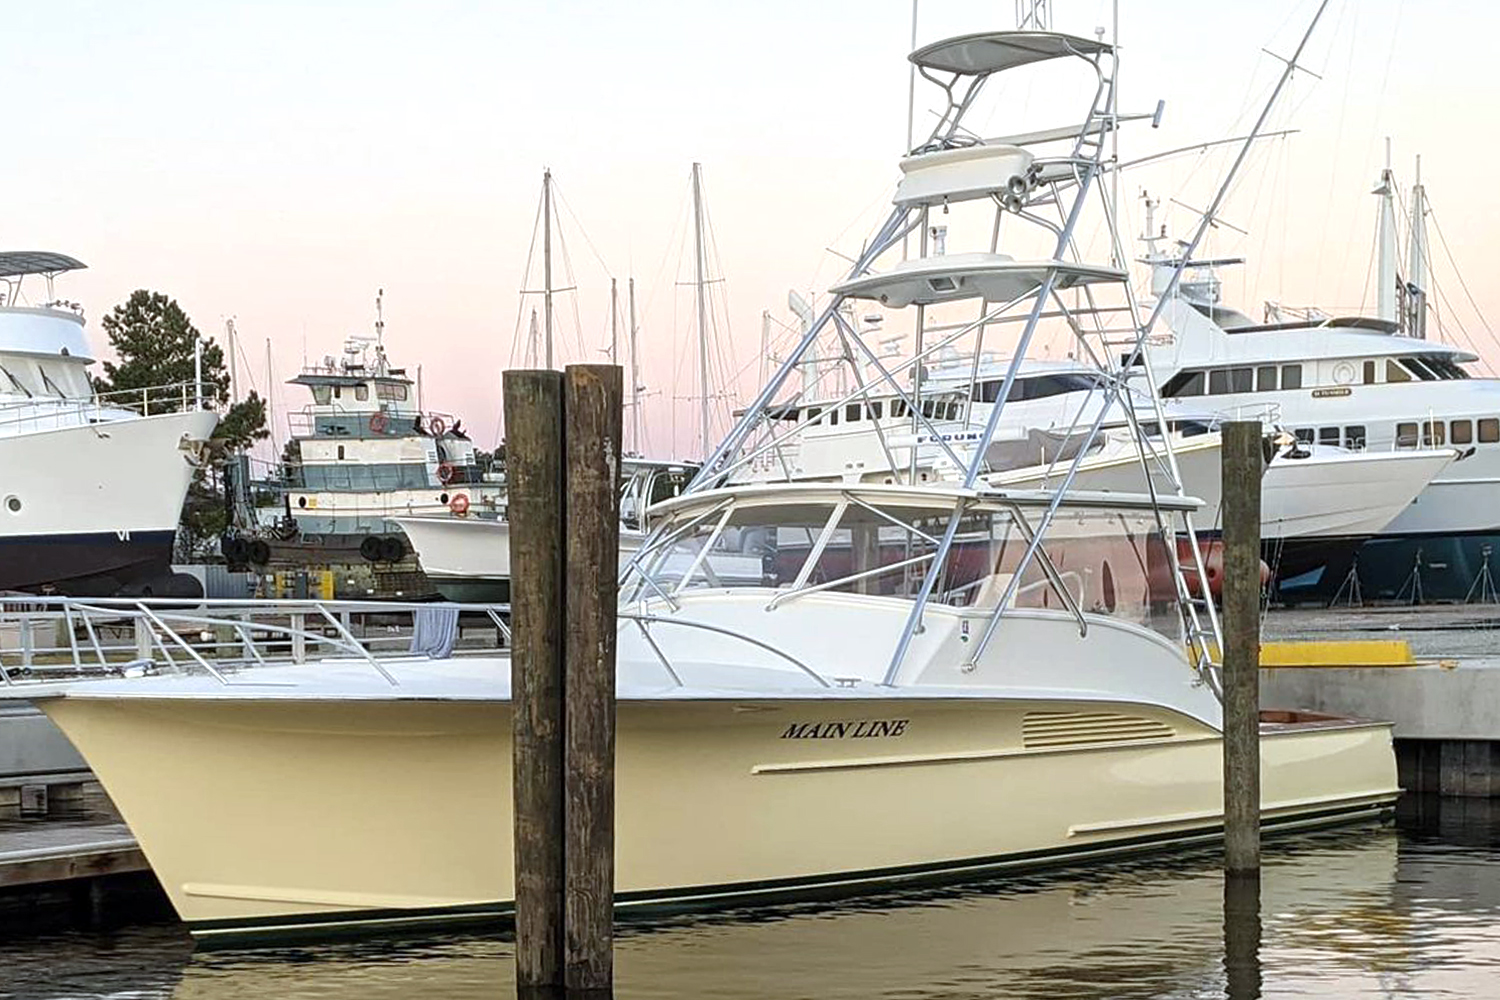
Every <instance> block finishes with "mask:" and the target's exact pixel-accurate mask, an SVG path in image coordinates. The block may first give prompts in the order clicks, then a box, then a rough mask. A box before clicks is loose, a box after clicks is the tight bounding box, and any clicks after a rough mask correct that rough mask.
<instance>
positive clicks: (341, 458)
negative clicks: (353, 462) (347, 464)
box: [339, 445, 344, 462]
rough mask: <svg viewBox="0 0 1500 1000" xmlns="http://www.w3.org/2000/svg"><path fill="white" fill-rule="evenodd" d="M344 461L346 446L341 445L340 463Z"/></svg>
mask: <svg viewBox="0 0 1500 1000" xmlns="http://www.w3.org/2000/svg"><path fill="white" fill-rule="evenodd" d="M343 460H344V446H343V445H339V461H340V462H342V461H343Z"/></svg>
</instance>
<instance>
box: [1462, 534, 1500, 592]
mask: <svg viewBox="0 0 1500 1000" xmlns="http://www.w3.org/2000/svg"><path fill="white" fill-rule="evenodd" d="M1479 554H1480V555H1481V556H1483V557H1484V563H1483V565H1481V566H1480V567H1479V575H1478V576H1476V577H1474V582H1473V583H1472V584H1470V585H1469V593H1468V594H1467V595H1466V596H1465V597H1464V603H1465V604H1473V603H1474V602H1475V601H1476V599H1477V600H1478V602H1479V603H1480V604H1500V593H1496V590H1495V577H1494V576H1493V575H1492V574H1491V573H1490V547H1489V546H1488V545H1481V546H1480V547H1479Z"/></svg>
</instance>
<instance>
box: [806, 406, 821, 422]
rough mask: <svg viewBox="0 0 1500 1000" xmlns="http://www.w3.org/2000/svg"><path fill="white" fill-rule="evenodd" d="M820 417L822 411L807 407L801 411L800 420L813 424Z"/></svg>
mask: <svg viewBox="0 0 1500 1000" xmlns="http://www.w3.org/2000/svg"><path fill="white" fill-rule="evenodd" d="M822 415H823V411H822V410H820V409H819V408H818V407H816V406H809V407H808V408H807V409H805V410H803V411H802V418H803V419H804V420H806V421H807V422H808V423H812V422H814V421H815V420H817V419H818V418H819V417H820V416H822Z"/></svg>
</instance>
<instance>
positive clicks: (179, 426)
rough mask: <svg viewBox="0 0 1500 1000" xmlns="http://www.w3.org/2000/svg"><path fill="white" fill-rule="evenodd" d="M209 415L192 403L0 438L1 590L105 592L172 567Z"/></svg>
mask: <svg viewBox="0 0 1500 1000" xmlns="http://www.w3.org/2000/svg"><path fill="white" fill-rule="evenodd" d="M216 421H217V417H215V415H214V414H212V413H209V412H207V411H201V410H200V411H189V412H186V413H168V414H161V415H158V416H153V417H138V418H131V419H125V420H114V421H109V422H107V423H100V424H89V425H83V426H71V427H59V428H54V429H49V430H43V431H37V432H34V433H27V434H22V435H17V436H13V437H0V504H3V506H0V590H42V589H50V590H55V591H58V592H61V593H66V594H76V595H81V596H105V595H109V594H112V593H115V592H116V591H118V590H120V589H122V588H128V587H131V586H132V585H139V584H148V585H149V583H150V582H151V581H153V580H154V579H157V578H164V577H166V576H168V575H170V573H171V557H172V544H173V540H174V538H175V537H176V532H177V522H178V520H179V519H180V518H181V516H182V502H183V498H184V497H185V496H186V494H187V489H188V485H189V484H190V483H191V482H192V478H193V473H194V472H195V470H196V469H197V465H196V464H195V462H196V461H197V458H198V453H199V448H200V446H201V444H202V443H203V442H206V441H207V440H208V438H209V436H210V435H211V434H212V433H213V429H214V424H215V423H216ZM12 501H14V503H12Z"/></svg>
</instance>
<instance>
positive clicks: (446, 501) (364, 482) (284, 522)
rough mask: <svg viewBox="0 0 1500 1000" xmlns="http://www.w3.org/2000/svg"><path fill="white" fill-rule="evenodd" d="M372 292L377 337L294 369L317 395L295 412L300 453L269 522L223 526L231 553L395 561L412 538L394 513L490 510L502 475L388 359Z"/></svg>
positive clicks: (500, 493)
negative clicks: (239, 528) (427, 406)
mask: <svg viewBox="0 0 1500 1000" xmlns="http://www.w3.org/2000/svg"><path fill="white" fill-rule="evenodd" d="M380 306H381V303H380V298H379V297H377V299H376V321H375V332H374V335H373V336H355V337H350V338H348V340H346V341H345V343H344V347H343V351H342V352H341V353H340V355H339V356H337V357H334V356H331V355H330V356H328V357H325V358H324V359H323V360H322V361H321V362H320V363H316V364H310V365H307V366H306V367H304V368H303V370H302V372H301V373H300V374H299V375H297V377H296V378H294V379H292V380H291V382H290V384H291V385H296V386H301V387H303V388H304V389H306V390H307V392H308V393H309V394H310V396H311V401H310V402H309V403H307V404H306V405H305V406H304V407H303V408H302V409H301V410H300V411H297V412H294V413H292V414H290V416H289V418H288V419H289V422H290V424H291V434H292V449H293V457H292V460H291V461H289V462H288V463H287V466H286V469H285V472H284V491H283V492H284V496H283V501H282V502H283V513H282V516H281V518H280V521H279V522H278V523H277V524H276V525H274V526H273V528H272V530H268V531H263V532H261V533H259V534H258V535H239V534H233V535H230V536H226V538H225V539H224V541H223V547H224V552H225V555H226V557H227V558H228V559H229V560H230V562H232V563H241V562H249V563H255V564H263V563H266V562H268V561H270V560H273V559H279V558H282V557H283V556H286V555H287V554H289V553H290V552H292V551H294V550H297V549H301V550H305V551H306V552H308V553H310V555H311V556H313V557H315V558H316V559H317V561H320V562H325V563H326V562H339V561H347V562H358V561H360V560H362V559H363V560H367V561H370V562H396V561H399V560H401V559H404V558H405V557H406V556H407V554H408V545H407V543H406V540H405V538H404V537H403V536H402V533H401V530H400V529H399V528H398V527H397V526H396V523H395V519H396V518H397V517H398V516H410V515H421V514H433V513H436V512H442V513H444V514H453V515H460V516H465V517H472V518H475V519H488V520H494V519H495V518H497V517H499V516H500V515H501V513H502V512H503V510H504V502H505V485H504V483H503V481H500V479H499V477H492V476H491V475H489V473H488V470H487V469H485V468H481V467H480V465H479V462H478V458H477V454H476V449H475V447H474V443H473V441H472V440H470V438H469V436H468V434H467V433H466V432H465V431H464V428H463V425H462V424H461V422H460V421H459V420H457V419H456V418H455V417H453V416H452V415H451V414H448V413H436V412H431V411H425V412H424V411H423V410H422V409H421V405H420V401H419V400H418V399H417V391H416V388H417V387H416V383H415V380H414V379H413V378H412V377H411V376H410V375H409V374H408V372H407V370H406V369H404V368H398V367H395V366H393V365H392V364H391V363H390V359H389V358H388V357H387V356H386V352H385V344H384V329H385V323H384V320H383V318H381V311H380Z"/></svg>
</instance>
